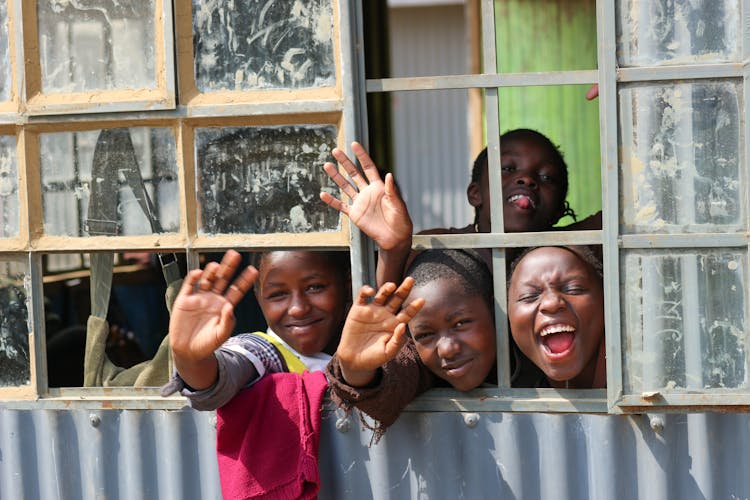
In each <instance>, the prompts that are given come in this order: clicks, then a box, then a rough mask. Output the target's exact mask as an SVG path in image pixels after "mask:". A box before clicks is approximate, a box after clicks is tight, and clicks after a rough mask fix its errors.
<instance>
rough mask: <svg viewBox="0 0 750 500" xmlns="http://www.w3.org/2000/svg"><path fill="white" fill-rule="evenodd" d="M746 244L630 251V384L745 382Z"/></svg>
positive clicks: (633, 387) (630, 388) (676, 386)
mask: <svg viewBox="0 0 750 500" xmlns="http://www.w3.org/2000/svg"><path fill="white" fill-rule="evenodd" d="M747 257H748V256H747V251H746V250H745V249H742V250H735V249H730V250H712V249H705V250H704V249H700V250H697V251H674V250H669V251H648V250H638V251H629V252H626V253H625V259H624V262H625V266H624V268H623V271H622V278H621V283H623V284H624V286H625V287H624V289H623V295H624V297H623V299H624V302H623V305H624V308H623V324H624V329H623V330H624V331H626V332H627V333H628V335H627V336H626V337H625V343H624V344H623V364H624V369H623V371H624V375H625V384H624V387H625V390H626V392H628V393H640V392H642V391H653V390H660V391H670V390H680V389H688V390H695V389H708V388H733V389H736V388H746V387H747V386H748V381H747V354H746V352H747V347H746V344H747V341H748V339H747V292H746V290H747V288H748V273H747V269H748V263H747V262H748V261H747Z"/></svg>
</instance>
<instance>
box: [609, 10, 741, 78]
mask: <svg viewBox="0 0 750 500" xmlns="http://www.w3.org/2000/svg"><path fill="white" fill-rule="evenodd" d="M740 4H741V2H740V0H710V1H701V2H684V1H683V2H675V1H674V0H647V1H643V0H623V1H619V2H616V5H617V7H618V10H619V13H618V19H617V59H618V63H619V65H620V66H651V65H660V64H690V63H718V62H731V61H739V60H741V58H742V55H741V45H740V41H741V35H742V30H741V21H742V15H741V11H740Z"/></svg>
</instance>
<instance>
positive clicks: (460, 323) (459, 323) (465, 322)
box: [453, 318, 472, 329]
mask: <svg viewBox="0 0 750 500" xmlns="http://www.w3.org/2000/svg"><path fill="white" fill-rule="evenodd" d="M471 322H472V320H471V319H469V318H462V319H459V320H458V321H456V322H455V323H454V324H453V328H456V329H458V328H462V327H465V326H467V325H469V324H470V323H471Z"/></svg>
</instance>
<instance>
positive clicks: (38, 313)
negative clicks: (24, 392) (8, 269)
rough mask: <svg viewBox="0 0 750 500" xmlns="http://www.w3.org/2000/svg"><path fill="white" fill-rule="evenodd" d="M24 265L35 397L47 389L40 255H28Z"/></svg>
mask: <svg viewBox="0 0 750 500" xmlns="http://www.w3.org/2000/svg"><path fill="white" fill-rule="evenodd" d="M25 260H26V265H27V269H28V273H29V275H30V278H31V279H30V281H31V290H30V292H31V300H30V301H27V302H26V303H27V304H29V303H30V304H31V310H30V311H28V313H29V331H30V332H31V336H30V338H29V348H30V349H31V352H30V353H29V357H30V359H31V366H30V370H31V385H32V387H33V388H34V391H35V393H36V394H37V396H40V395H42V394H45V393H46V392H47V390H48V387H47V354H46V353H47V332H46V330H45V327H44V300H43V299H42V297H44V284H43V281H42V277H43V276H42V254H41V253H29V254H28V255H27V257H26V259H25Z"/></svg>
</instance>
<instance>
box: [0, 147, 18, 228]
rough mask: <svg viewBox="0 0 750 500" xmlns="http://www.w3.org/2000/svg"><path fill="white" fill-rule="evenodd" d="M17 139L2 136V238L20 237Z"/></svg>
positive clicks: (0, 218) (0, 152) (0, 186)
mask: <svg viewBox="0 0 750 500" xmlns="http://www.w3.org/2000/svg"><path fill="white" fill-rule="evenodd" d="M18 206H19V200H18V165H17V163H16V138H15V137H13V136H7V135H0V238H12V237H16V236H18V222H19V215H18Z"/></svg>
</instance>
